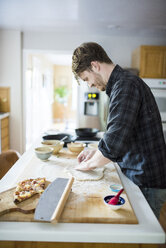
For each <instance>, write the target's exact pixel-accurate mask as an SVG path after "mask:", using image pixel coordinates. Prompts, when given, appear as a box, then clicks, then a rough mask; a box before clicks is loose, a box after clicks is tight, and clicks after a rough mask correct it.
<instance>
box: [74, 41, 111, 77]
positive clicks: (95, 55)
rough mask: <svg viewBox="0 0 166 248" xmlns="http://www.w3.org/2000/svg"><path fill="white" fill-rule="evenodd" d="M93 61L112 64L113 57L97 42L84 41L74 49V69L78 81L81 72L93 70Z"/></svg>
mask: <svg viewBox="0 0 166 248" xmlns="http://www.w3.org/2000/svg"><path fill="white" fill-rule="evenodd" d="M92 61H98V62H101V63H107V64H112V61H111V59H110V58H109V57H108V55H107V53H106V52H105V51H104V49H103V48H102V47H101V46H100V45H99V44H97V43H95V42H87V43H83V44H81V45H80V46H79V47H77V48H76V49H75V50H74V52H73V56H72V71H73V73H74V76H75V78H76V80H77V81H78V77H79V75H80V73H81V72H83V71H86V70H91V62H92Z"/></svg>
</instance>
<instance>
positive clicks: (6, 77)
mask: <svg viewBox="0 0 166 248" xmlns="http://www.w3.org/2000/svg"><path fill="white" fill-rule="evenodd" d="M0 86H4V87H10V98H11V101H10V104H11V106H10V110H11V112H10V148H11V149H15V150H17V151H19V152H20V153H21V152H22V100H21V99H22V97H21V89H22V87H21V33H20V32H19V31H10V30H0Z"/></svg>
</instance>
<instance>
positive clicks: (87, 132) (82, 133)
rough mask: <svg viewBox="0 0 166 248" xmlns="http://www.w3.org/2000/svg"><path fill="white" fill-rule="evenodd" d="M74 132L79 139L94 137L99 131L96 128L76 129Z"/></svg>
mask: <svg viewBox="0 0 166 248" xmlns="http://www.w3.org/2000/svg"><path fill="white" fill-rule="evenodd" d="M75 132H76V135H77V136H79V137H94V136H96V134H97V133H98V132H99V130H98V129H97V128H77V129H75Z"/></svg>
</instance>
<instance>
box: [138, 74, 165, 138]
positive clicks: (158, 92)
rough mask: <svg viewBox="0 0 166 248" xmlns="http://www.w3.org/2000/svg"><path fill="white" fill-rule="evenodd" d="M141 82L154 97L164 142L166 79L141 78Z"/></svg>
mask: <svg viewBox="0 0 166 248" xmlns="http://www.w3.org/2000/svg"><path fill="white" fill-rule="evenodd" d="M143 80H144V82H145V83H146V84H147V85H148V86H149V87H150V89H151V91H152V93H153V95H154V97H155V100H156V103H157V105H158V108H159V111H160V115H161V120H162V126H163V132H164V137H165V140H166V79H163V78H162V79H158V78H143Z"/></svg>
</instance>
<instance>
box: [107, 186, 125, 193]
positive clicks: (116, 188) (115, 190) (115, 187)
mask: <svg viewBox="0 0 166 248" xmlns="http://www.w3.org/2000/svg"><path fill="white" fill-rule="evenodd" d="M122 188H123V187H122V185H120V184H111V185H110V189H111V190H112V191H113V192H119V191H120V190H121V189H122Z"/></svg>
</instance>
